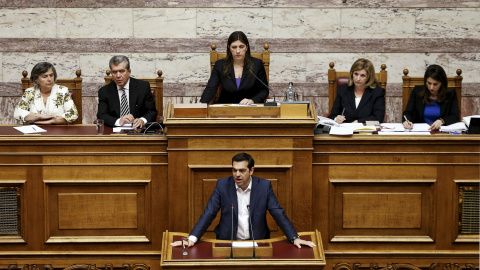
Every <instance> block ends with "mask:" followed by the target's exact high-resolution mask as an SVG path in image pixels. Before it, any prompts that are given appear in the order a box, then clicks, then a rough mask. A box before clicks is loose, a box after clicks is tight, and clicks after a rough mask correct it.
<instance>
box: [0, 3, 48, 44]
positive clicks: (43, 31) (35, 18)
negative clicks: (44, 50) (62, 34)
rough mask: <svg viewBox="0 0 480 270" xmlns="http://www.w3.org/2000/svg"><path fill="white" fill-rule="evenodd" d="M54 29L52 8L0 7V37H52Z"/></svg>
mask: <svg viewBox="0 0 480 270" xmlns="http://www.w3.org/2000/svg"><path fill="white" fill-rule="evenodd" d="M56 29H57V27H56V13H55V9H54V8H40V9H37V8H25V9H13V8H3V9H0V37H1V38H18V37H25V38H52V37H55V32H56Z"/></svg>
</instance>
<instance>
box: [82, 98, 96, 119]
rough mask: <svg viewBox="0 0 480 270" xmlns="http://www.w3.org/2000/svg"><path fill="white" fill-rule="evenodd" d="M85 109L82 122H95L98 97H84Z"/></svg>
mask: <svg viewBox="0 0 480 270" xmlns="http://www.w3.org/2000/svg"><path fill="white" fill-rule="evenodd" d="M82 104H83V111H82V117H83V118H82V123H83V124H93V121H95V119H97V111H98V98H97V97H82Z"/></svg>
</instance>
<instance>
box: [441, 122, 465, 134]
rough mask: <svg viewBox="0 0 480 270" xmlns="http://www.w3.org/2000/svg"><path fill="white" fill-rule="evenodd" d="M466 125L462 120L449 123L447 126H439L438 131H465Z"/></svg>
mask: <svg viewBox="0 0 480 270" xmlns="http://www.w3.org/2000/svg"><path fill="white" fill-rule="evenodd" d="M466 130H467V126H465V123H464V122H458V123H455V124H451V125H448V126H441V127H440V131H441V132H450V131H466Z"/></svg>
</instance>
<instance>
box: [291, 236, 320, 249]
mask: <svg viewBox="0 0 480 270" xmlns="http://www.w3.org/2000/svg"><path fill="white" fill-rule="evenodd" d="M293 244H294V245H295V246H297V247H298V248H302V245H304V246H309V247H312V248H313V247H316V246H317V245H315V243H313V242H312V241H307V240H303V239H300V238H297V239H295V240H293Z"/></svg>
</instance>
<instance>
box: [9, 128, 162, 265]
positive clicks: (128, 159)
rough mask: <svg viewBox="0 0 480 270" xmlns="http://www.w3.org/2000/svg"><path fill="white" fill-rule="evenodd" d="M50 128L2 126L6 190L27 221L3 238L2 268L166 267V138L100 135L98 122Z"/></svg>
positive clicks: (20, 214)
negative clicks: (27, 130) (33, 130)
mask: <svg viewBox="0 0 480 270" xmlns="http://www.w3.org/2000/svg"><path fill="white" fill-rule="evenodd" d="M42 127H43V126H42ZM43 128H45V129H47V130H48V132H46V133H43V134H42V135H18V134H14V133H15V132H17V131H16V130H15V129H13V127H12V126H0V186H1V187H4V188H10V189H14V191H16V192H17V194H18V214H19V216H20V222H19V224H18V233H16V234H15V233H13V234H5V235H0V268H1V269H3V268H4V267H3V266H5V268H6V266H8V265H9V264H12V263H18V265H19V266H20V267H22V266H23V265H24V264H31V263H34V264H37V265H38V266H42V265H43V264H52V266H53V267H54V268H55V269H57V268H63V267H67V266H69V265H72V264H74V263H93V264H97V266H102V267H103V266H104V265H105V264H114V265H115V266H116V267H118V266H121V265H122V264H130V265H134V264H138V263H143V264H148V265H149V267H150V268H151V269H159V266H158V265H159V261H160V250H161V240H162V233H163V232H164V231H165V230H167V229H168V207H165V205H167V199H166V198H167V197H168V194H167V190H166V189H165V188H164V187H165V186H167V165H168V160H167V139H166V137H165V136H163V135H161V136H158V135H146V136H128V135H96V130H95V126H94V125H70V126H45V127H43ZM109 133H111V128H108V127H106V128H105V134H109ZM14 209H15V208H14ZM2 221H4V220H2ZM2 223H3V222H2ZM126 254H128V255H126ZM155 262H156V263H155Z"/></svg>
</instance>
